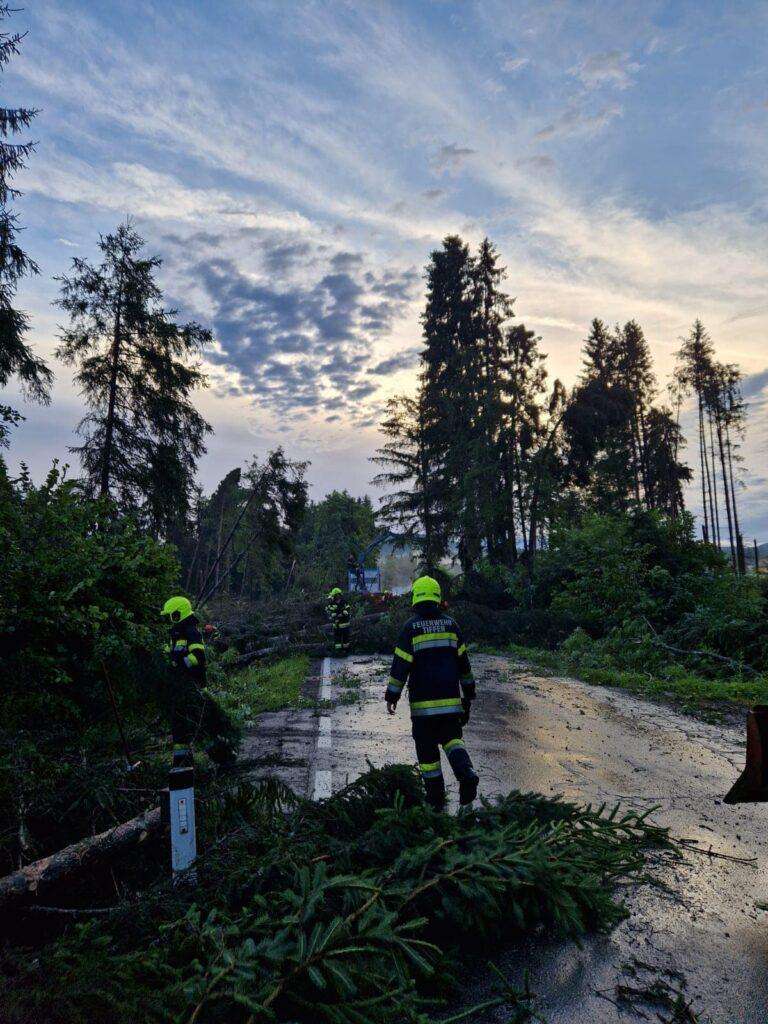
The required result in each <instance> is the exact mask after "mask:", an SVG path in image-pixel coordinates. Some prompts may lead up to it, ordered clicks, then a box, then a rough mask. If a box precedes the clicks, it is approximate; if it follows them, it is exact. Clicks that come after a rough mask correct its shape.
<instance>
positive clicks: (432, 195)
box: [421, 188, 446, 200]
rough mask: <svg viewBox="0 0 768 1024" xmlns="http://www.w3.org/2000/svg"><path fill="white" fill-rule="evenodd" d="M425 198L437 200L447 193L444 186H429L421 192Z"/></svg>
mask: <svg viewBox="0 0 768 1024" xmlns="http://www.w3.org/2000/svg"><path fill="white" fill-rule="evenodd" d="M421 194H422V195H423V196H424V198H425V199H429V200H435V199H442V198H443V196H444V195H446V191H445V189H444V188H427V189H424V191H423V192H422V193H421Z"/></svg>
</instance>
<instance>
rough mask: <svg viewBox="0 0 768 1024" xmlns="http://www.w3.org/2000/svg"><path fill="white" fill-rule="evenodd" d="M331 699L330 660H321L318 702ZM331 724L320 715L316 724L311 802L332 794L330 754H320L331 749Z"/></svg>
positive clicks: (326, 718) (326, 716) (326, 717)
mask: <svg viewBox="0 0 768 1024" xmlns="http://www.w3.org/2000/svg"><path fill="white" fill-rule="evenodd" d="M330 699H331V659H330V658H323V666H322V669H321V672H320V700H323V701H325V700H330ZM331 730H332V723H331V716H330V715H321V716H320V721H319V722H318V733H317V756H316V760H315V784H314V788H313V791H312V799H313V800H325V799H326V798H327V797H329V796H330V795H331V793H332V792H333V775H332V773H331V767H330V754H326V753H321V751H326V750H328V751H329V750H330V749H331V745H332V742H333V740H332V737H331Z"/></svg>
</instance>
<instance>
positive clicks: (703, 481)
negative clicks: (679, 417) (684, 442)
mask: <svg viewBox="0 0 768 1024" xmlns="http://www.w3.org/2000/svg"><path fill="white" fill-rule="evenodd" d="M698 398H699V459H700V461H701V508H702V512H703V513H704V524H703V526H704V543H705V544H706V543H708V542H709V518H708V515H707V474H706V470H705V468H704V460H705V455H706V448H705V445H704V412H703V409H702V401H701V395H699V396H698Z"/></svg>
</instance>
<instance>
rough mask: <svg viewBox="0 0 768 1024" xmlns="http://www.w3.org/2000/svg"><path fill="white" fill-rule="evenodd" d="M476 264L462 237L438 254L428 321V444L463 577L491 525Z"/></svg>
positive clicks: (430, 272)
mask: <svg viewBox="0 0 768 1024" xmlns="http://www.w3.org/2000/svg"><path fill="white" fill-rule="evenodd" d="M473 271H474V263H473V260H472V257H471V256H470V253H469V248H468V246H467V245H465V244H464V242H462V240H461V239H460V238H459V237H458V236H456V235H450V236H448V237H447V238H446V239H445V240H444V242H443V247H442V249H438V250H436V251H435V252H433V253H432V255H431V258H430V263H429V265H428V268H427V303H426V309H425V311H424V314H423V316H422V325H423V336H424V343H425V348H424V352H423V354H422V386H423V396H422V403H423V404H422V410H423V416H424V439H425V445H426V452H427V459H428V461H429V465H430V471H431V472H432V474H433V476H434V483H435V492H434V493H435V494H436V495H437V496H438V502H439V507H440V509H441V510H443V513H444V515H445V516H446V521H447V522H446V523H445V524H443V525H442V526H441V527H440V528H441V529H443V530H446V531H447V525H448V524H450V526H451V531H450V532H452V533H455V535H456V536H457V538H458V553H459V560H460V562H461V566H462V569H463V570H464V571H465V572H467V571H469V570H471V568H472V566H473V565H474V564H475V563H476V562H477V560H478V559H479V557H480V554H481V544H482V534H483V524H482V522H481V519H480V511H479V506H478V496H477V475H476V465H477V462H476V459H477V455H478V439H477V432H476V427H477V404H476V397H477V391H476V388H477V373H478V368H477V359H476V356H477V349H476V346H475V344H474V340H475V334H474V329H475V323H474V317H473V302H472V298H473Z"/></svg>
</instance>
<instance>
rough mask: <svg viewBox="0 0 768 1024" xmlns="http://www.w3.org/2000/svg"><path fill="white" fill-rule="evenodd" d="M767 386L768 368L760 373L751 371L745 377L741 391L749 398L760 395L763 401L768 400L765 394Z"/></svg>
mask: <svg viewBox="0 0 768 1024" xmlns="http://www.w3.org/2000/svg"><path fill="white" fill-rule="evenodd" d="M766 388H768V369H766V370H761V371H760V372H759V373H750V374H749V375H748V376H747V377H745V378H744V381H743V383H742V386H741V392H742V394H743V395H744V397H745V398H747V399H750V398H751V399H755V398H758V397H760V398H761V399H762V400H763V401H768V396H766V395H763V391H765V389H766Z"/></svg>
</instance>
